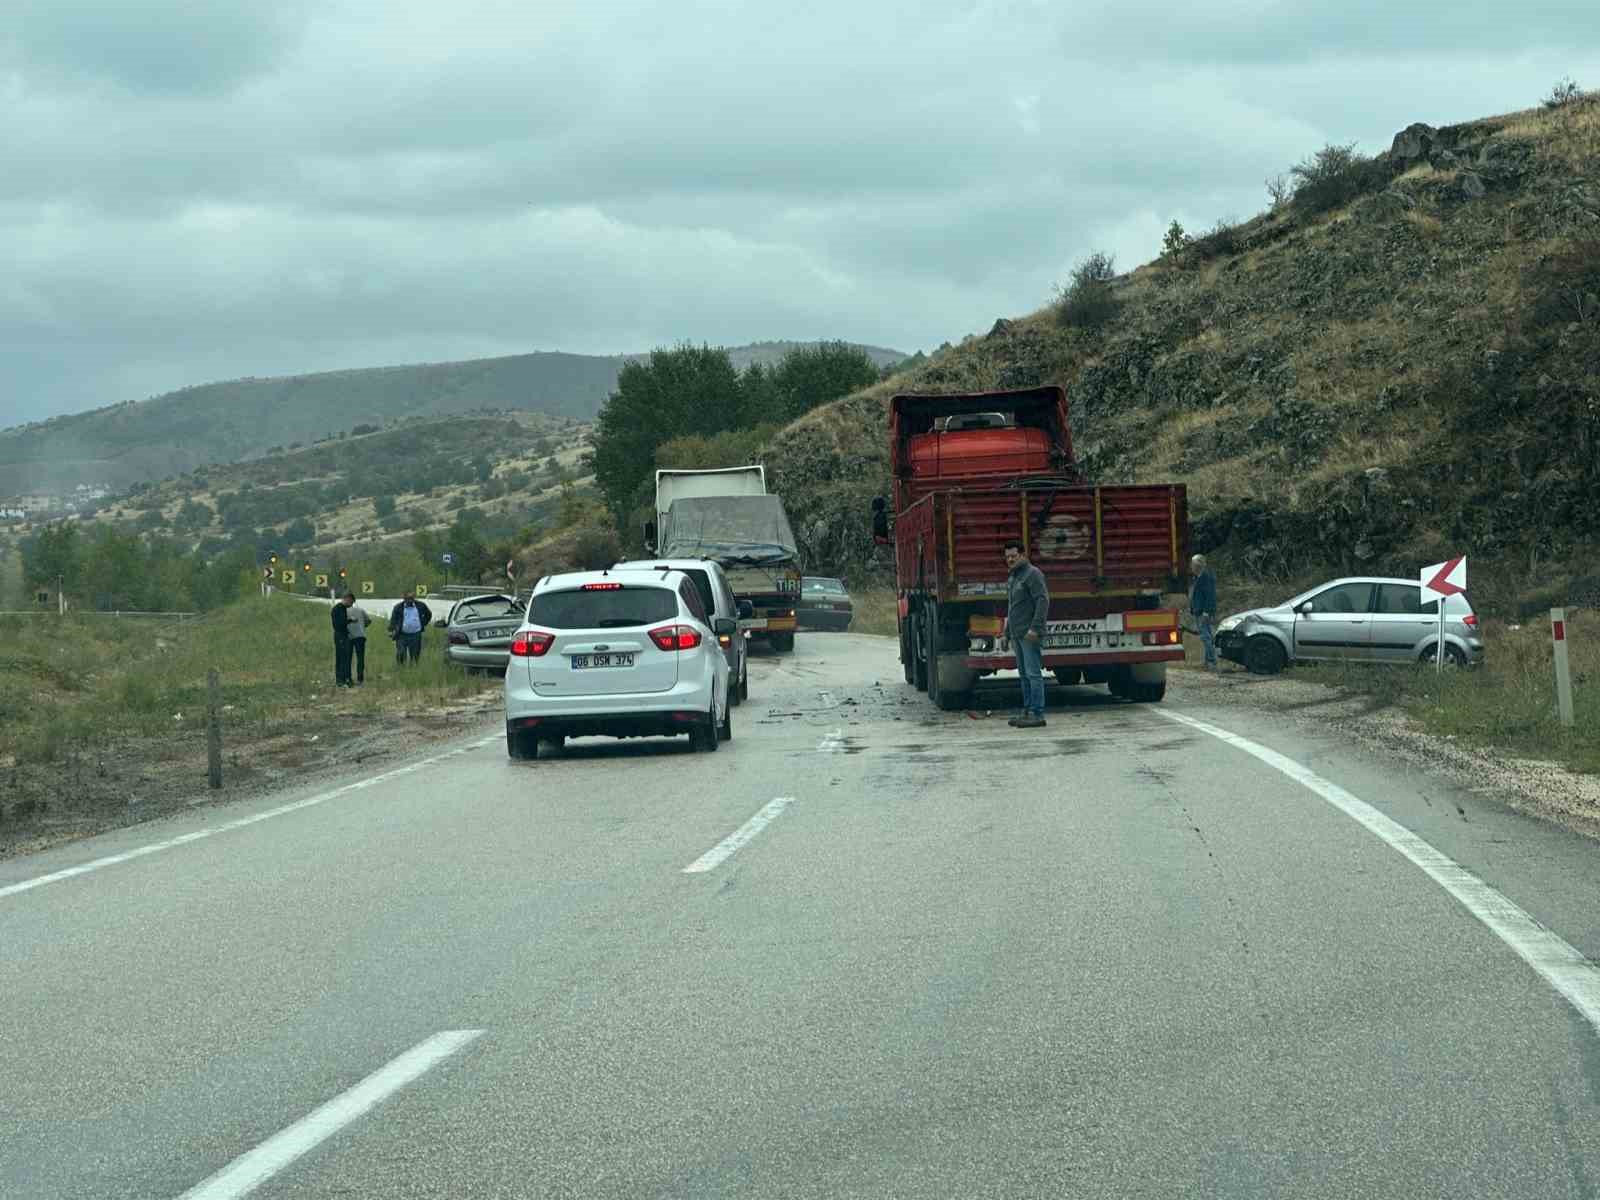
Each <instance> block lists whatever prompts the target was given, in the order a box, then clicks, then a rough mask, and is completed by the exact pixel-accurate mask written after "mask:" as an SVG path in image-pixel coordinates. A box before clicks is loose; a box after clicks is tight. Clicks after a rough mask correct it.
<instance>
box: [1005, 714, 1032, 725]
mask: <svg viewBox="0 0 1600 1200" xmlns="http://www.w3.org/2000/svg"><path fill="white" fill-rule="evenodd" d="M1027 715H1028V714H1027V713H1018V714H1017V715H1016V716H1014V717H1011V718H1010V719H1008V720H1007V721H1006V724H1007V725H1015V724H1016V723H1017V722H1018V721H1020V720H1022V718H1023V717H1025V716H1027Z"/></svg>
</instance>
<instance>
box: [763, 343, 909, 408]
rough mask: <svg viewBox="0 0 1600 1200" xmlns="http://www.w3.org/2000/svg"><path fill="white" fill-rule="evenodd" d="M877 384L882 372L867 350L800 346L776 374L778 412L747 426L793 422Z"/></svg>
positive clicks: (827, 345)
mask: <svg viewBox="0 0 1600 1200" xmlns="http://www.w3.org/2000/svg"><path fill="white" fill-rule="evenodd" d="M877 382H878V368H877V367H876V366H874V365H873V363H872V359H871V358H869V357H868V356H867V352H866V351H865V350H862V349H859V348H858V347H855V346H851V345H849V344H848V343H845V342H820V343H818V344H817V345H815V346H799V347H796V348H795V349H793V350H791V351H789V353H787V354H785V355H784V356H783V361H782V362H780V363H779V364H778V365H777V367H775V368H774V369H773V371H772V388H773V390H774V391H775V392H776V405H777V411H773V412H765V413H751V414H747V420H746V422H745V423H746V424H755V423H757V422H758V421H761V420H766V421H772V420H777V421H792V420H794V419H795V418H796V417H800V416H804V415H805V414H806V413H808V412H810V411H811V410H812V409H813V408H817V407H820V406H821V405H824V404H828V403H830V402H832V401H834V400H838V399H839V398H840V397H843V396H848V395H849V394H850V393H851V392H856V391H860V390H861V389H862V388H864V387H870V386H871V385H872V384H874V383H877Z"/></svg>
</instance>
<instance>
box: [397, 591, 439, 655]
mask: <svg viewBox="0 0 1600 1200" xmlns="http://www.w3.org/2000/svg"><path fill="white" fill-rule="evenodd" d="M431 620H433V614H432V613H431V612H429V611H428V606H427V605H426V604H424V603H423V602H422V601H420V600H418V599H417V594H416V592H412V591H408V592H407V593H406V594H405V599H403V600H401V601H400V603H399V604H396V605H395V606H394V609H393V611H391V612H390V613H389V636H390V637H392V638H394V660H395V662H397V663H400V664H402V665H403V664H404V663H405V661H406V657H407V656H408V655H409V656H410V658H411V661H412V662H416V661H417V660H418V659H419V658H421V657H422V631H423V630H424V629H426V628H427V627H428V622H429V621H431Z"/></svg>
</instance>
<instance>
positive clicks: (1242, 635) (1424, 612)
mask: <svg viewBox="0 0 1600 1200" xmlns="http://www.w3.org/2000/svg"><path fill="white" fill-rule="evenodd" d="M1438 641H1439V604H1438V601H1437V600H1434V601H1429V602H1428V603H1426V604H1424V603H1423V601H1422V587H1421V585H1420V584H1419V583H1418V582H1417V581H1416V580H1415V579H1382V578H1378V577H1376V576H1364V577H1359V578H1354V579H1334V580H1331V581H1330V582H1328V583H1323V584H1318V585H1317V586H1316V587H1314V588H1312V589H1311V590H1310V591H1306V592H1301V593H1300V595H1298V596H1295V597H1294V598H1292V599H1290V600H1285V601H1284V602H1283V603H1282V604H1279V605H1277V606H1276V607H1274V608H1256V609H1251V610H1250V611H1249V612H1243V613H1235V614H1234V615H1233V616H1231V617H1228V618H1226V619H1225V620H1222V621H1219V622H1218V623H1217V653H1218V654H1220V655H1221V656H1222V657H1223V658H1227V659H1231V660H1233V661H1234V662H1237V663H1242V664H1243V665H1244V666H1245V667H1247V668H1248V669H1249V670H1251V671H1253V672H1255V673H1256V674H1258V675H1271V674H1274V673H1276V672H1278V671H1281V670H1282V669H1283V668H1284V667H1285V666H1287V665H1288V664H1290V663H1293V662H1328V661H1332V662H1388V663H1415V662H1431V661H1433V658H1434V655H1435V653H1436V650H1435V648H1436V646H1437V645H1438ZM1444 653H1445V661H1446V662H1447V663H1450V664H1451V665H1453V666H1458V667H1461V666H1469V665H1471V666H1476V665H1477V664H1479V663H1481V662H1482V661H1483V638H1482V636H1481V635H1480V631H1479V628H1478V617H1477V614H1476V613H1474V612H1473V610H1472V604H1471V602H1470V601H1468V599H1467V598H1466V597H1465V596H1451V597H1450V598H1449V600H1448V601H1447V602H1446V603H1445V606H1444Z"/></svg>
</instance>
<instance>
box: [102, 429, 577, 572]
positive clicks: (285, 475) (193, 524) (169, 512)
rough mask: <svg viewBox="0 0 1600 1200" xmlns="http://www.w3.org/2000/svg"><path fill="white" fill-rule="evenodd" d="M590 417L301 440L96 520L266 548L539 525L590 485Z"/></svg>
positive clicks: (343, 545) (176, 480)
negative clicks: (456, 527)
mask: <svg viewBox="0 0 1600 1200" xmlns="http://www.w3.org/2000/svg"><path fill="white" fill-rule="evenodd" d="M587 433H588V426H586V425H581V424H579V423H577V422H575V421H571V420H563V419H558V418H552V417H547V416H545V415H543V414H539V413H510V414H501V415H477V416H466V417H452V418H448V419H444V420H439V419H428V418H421V417H418V418H413V419H411V420H409V421H406V422H403V423H401V424H400V425H398V426H397V427H395V428H391V429H386V430H380V431H376V432H372V433H365V434H359V435H355V436H348V435H340V436H338V437H335V438H330V439H327V440H325V441H322V442H319V443H318V444H316V445H313V446H308V447H304V448H302V449H299V450H294V451H285V452H279V453H276V454H271V455H268V456H267V457H265V458H260V459H254V460H251V461H249V462H244V463H235V464H232V465H228V466H221V467H211V468H206V469H202V470H200V471H196V472H192V473H188V474H184V475H179V476H175V477H173V478H171V479H168V480H165V481H163V482H162V483H159V484H155V485H151V486H144V485H138V486H136V487H135V488H134V489H133V490H132V491H131V492H130V493H128V494H127V495H124V496H120V497H116V498H113V499H111V500H108V501H106V502H105V503H104V504H103V505H102V506H101V508H100V509H99V511H98V512H96V514H95V516H94V519H95V520H96V521H98V522H106V523H111V524H117V525H129V526H131V527H132V528H134V529H136V530H137V531H139V532H141V533H148V534H151V535H153V536H156V537H170V538H175V539H177V540H179V541H180V542H182V543H184V544H187V545H198V546H203V547H205V548H206V549H207V551H208V552H210V551H211V550H213V549H217V548H220V547H221V546H222V545H223V544H229V543H231V544H239V543H246V544H253V545H255V546H256V547H258V548H259V550H260V552H261V553H262V554H263V555H264V554H265V553H266V552H267V551H269V550H272V551H278V552H280V553H282V554H285V555H288V554H290V553H303V552H308V551H313V550H315V551H317V552H319V553H320V554H321V555H322V556H323V557H326V556H327V555H328V554H329V553H332V552H336V551H349V550H351V549H353V548H355V547H358V546H371V545H373V544H382V543H388V542H397V543H402V542H403V543H409V542H410V540H411V538H412V537H413V536H414V534H416V533H417V532H419V531H428V530H440V529H444V528H446V527H448V526H449V525H450V524H452V523H453V522H454V521H455V520H456V519H457V518H458V517H459V516H460V515H461V514H462V513H470V514H471V515H472V516H473V518H474V519H475V520H476V521H478V523H479V524H480V525H481V526H482V527H483V529H484V530H485V531H486V533H503V532H508V531H510V530H513V529H517V528H520V527H523V526H526V525H528V524H530V523H541V522H542V520H543V519H544V518H545V517H546V516H547V515H548V514H549V513H550V512H551V511H552V510H553V509H554V508H555V507H556V506H557V505H558V504H559V502H560V500H561V496H562V489H563V485H571V486H573V487H575V488H583V487H585V486H586V480H585V479H584V478H583V474H582V472H583V467H582V466H581V463H580V459H581V457H582V454H583V451H584V450H585V449H586V447H587Z"/></svg>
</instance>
